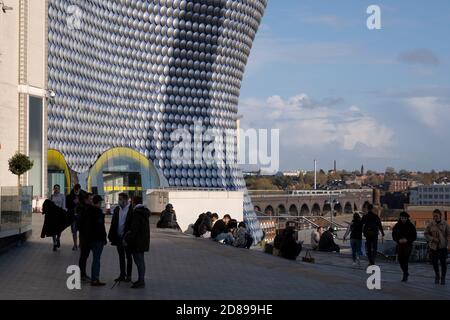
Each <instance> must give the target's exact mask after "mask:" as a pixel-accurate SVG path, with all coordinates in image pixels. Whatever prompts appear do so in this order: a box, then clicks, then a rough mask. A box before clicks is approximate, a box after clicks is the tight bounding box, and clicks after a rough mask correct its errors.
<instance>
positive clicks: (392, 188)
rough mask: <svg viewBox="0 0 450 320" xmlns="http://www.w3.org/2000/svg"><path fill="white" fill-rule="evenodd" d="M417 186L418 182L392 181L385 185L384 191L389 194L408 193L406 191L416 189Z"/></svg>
mask: <svg viewBox="0 0 450 320" xmlns="http://www.w3.org/2000/svg"><path fill="white" fill-rule="evenodd" d="M416 186H417V181H414V180H407V179H401V180H391V181H386V182H385V183H384V189H385V190H386V191H387V192H401V191H406V190H408V189H410V188H414V187H416Z"/></svg>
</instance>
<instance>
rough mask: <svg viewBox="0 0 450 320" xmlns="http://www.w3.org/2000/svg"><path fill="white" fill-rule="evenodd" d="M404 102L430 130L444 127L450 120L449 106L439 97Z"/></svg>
mask: <svg viewBox="0 0 450 320" xmlns="http://www.w3.org/2000/svg"><path fill="white" fill-rule="evenodd" d="M405 100H406V104H407V105H408V106H409V107H411V108H412V110H413V111H414V113H415V115H416V117H417V118H418V119H419V120H420V121H421V122H422V123H423V124H425V125H426V126H428V127H430V128H435V127H438V126H441V125H444V124H446V122H447V121H448V119H449V118H450V108H449V107H450V106H449V105H448V104H446V103H444V102H443V101H442V100H441V99H440V98H439V97H435V96H423V97H413V98H407V99H405Z"/></svg>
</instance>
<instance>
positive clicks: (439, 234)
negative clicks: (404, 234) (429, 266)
mask: <svg viewBox="0 0 450 320" xmlns="http://www.w3.org/2000/svg"><path fill="white" fill-rule="evenodd" d="M424 235H425V238H426V239H427V241H428V246H429V247H430V255H431V262H432V263H433V268H434V273H435V275H436V277H435V284H439V280H440V283H441V285H445V276H446V275H447V255H448V244H449V241H450V226H449V225H448V223H447V221H445V220H442V212H441V211H440V210H438V209H436V210H434V211H433V221H431V222H430V224H429V225H428V226H427V228H426V229H425V232H424ZM439 263H440V265H441V272H442V273H441V274H440V272H439Z"/></svg>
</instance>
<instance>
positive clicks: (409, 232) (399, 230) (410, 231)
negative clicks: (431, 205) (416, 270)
mask: <svg viewBox="0 0 450 320" xmlns="http://www.w3.org/2000/svg"><path fill="white" fill-rule="evenodd" d="M392 239H393V240H394V241H395V242H397V255H398V262H399V263H400V268H401V269H402V271H403V279H402V282H406V281H408V276H409V273H408V262H409V257H410V256H411V252H412V245H413V242H414V241H416V239H417V231H416V227H415V226H414V225H413V224H412V222H411V220H409V214H408V213H407V212H402V213H400V219H399V221H398V222H397V224H396V225H395V226H394V228H393V229H392Z"/></svg>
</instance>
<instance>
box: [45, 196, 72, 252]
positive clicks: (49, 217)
mask: <svg viewBox="0 0 450 320" xmlns="http://www.w3.org/2000/svg"><path fill="white" fill-rule="evenodd" d="M42 214H43V215H44V216H45V217H44V225H43V226H42V231H41V238H45V237H52V239H53V251H56V249H57V248H58V242H57V239H58V240H59V235H61V232H62V231H63V230H64V229H65V228H66V227H67V224H66V212H65V211H64V210H63V209H61V208H60V207H58V206H57V205H56V204H55V203H54V202H53V201H51V200H49V199H47V200H45V201H44V203H43V205H42Z"/></svg>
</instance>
